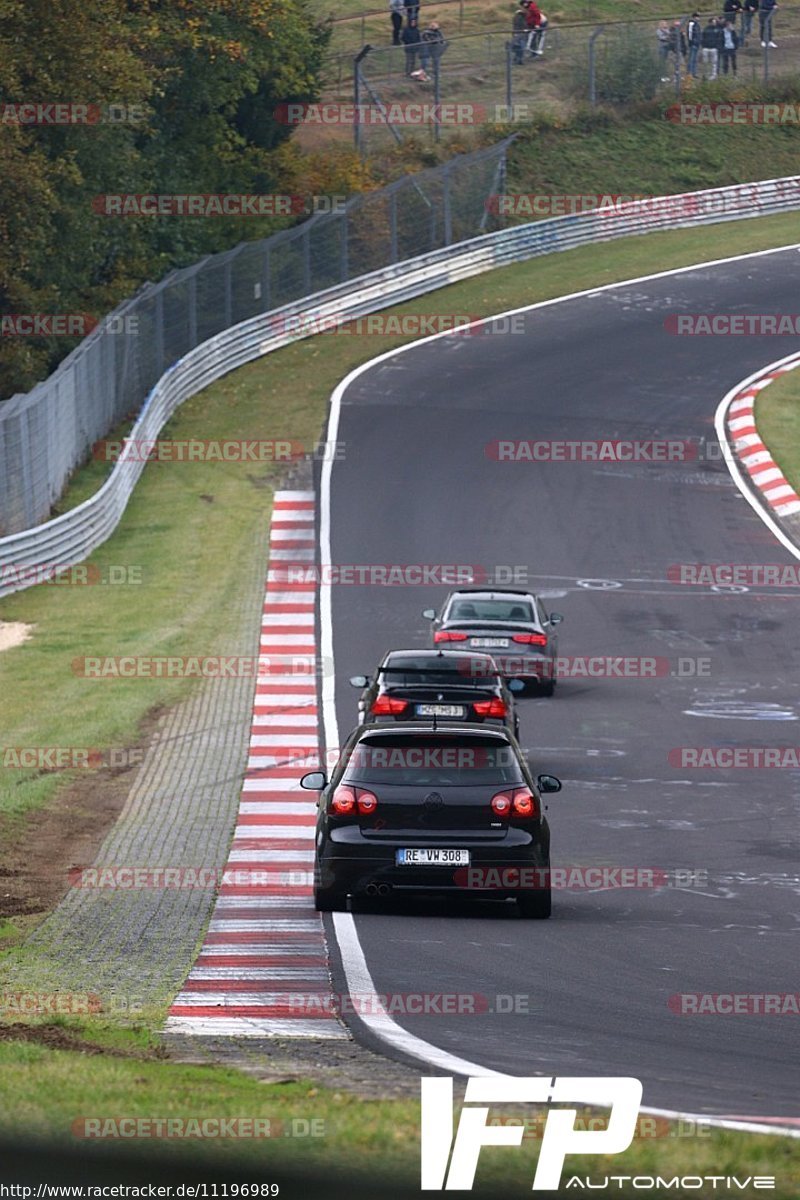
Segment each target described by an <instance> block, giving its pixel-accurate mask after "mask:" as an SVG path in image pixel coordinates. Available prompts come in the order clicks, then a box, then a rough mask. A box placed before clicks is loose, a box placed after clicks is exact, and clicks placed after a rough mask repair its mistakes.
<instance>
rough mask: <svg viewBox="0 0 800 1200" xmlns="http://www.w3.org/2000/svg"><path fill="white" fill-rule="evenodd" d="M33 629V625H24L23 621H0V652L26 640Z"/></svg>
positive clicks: (19, 644)
mask: <svg viewBox="0 0 800 1200" xmlns="http://www.w3.org/2000/svg"><path fill="white" fill-rule="evenodd" d="M33 629H34V627H33V625H26V624H25V622H24V621H0V654H2V653H3V651H4V650H12V649H13V648H14V646H21V645H22V643H23V642H27V641H28V639H29V638H30V636H31V634H32V633H33Z"/></svg>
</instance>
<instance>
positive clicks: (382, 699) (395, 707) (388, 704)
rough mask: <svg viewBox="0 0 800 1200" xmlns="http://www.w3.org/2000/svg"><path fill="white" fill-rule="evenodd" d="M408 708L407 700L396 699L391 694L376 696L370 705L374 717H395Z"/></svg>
mask: <svg viewBox="0 0 800 1200" xmlns="http://www.w3.org/2000/svg"><path fill="white" fill-rule="evenodd" d="M407 708H408V701H407V700H396V699H395V698H394V697H393V696H387V695H385V694H384V695H383V696H378V697H377V699H376V700H375V703H374V704H373V705H372V709H371V712H372V713H373V715H374V716H376V717H389V716H391V717H396V716H399V715H400V713H404V712H405V711H406V709H407Z"/></svg>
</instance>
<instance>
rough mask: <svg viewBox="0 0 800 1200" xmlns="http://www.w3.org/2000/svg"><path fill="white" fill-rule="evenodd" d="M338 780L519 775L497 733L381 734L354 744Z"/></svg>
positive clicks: (469, 781) (468, 781)
mask: <svg viewBox="0 0 800 1200" xmlns="http://www.w3.org/2000/svg"><path fill="white" fill-rule="evenodd" d="M343 781H344V782H346V783H399V784H403V783H408V784H416V785H420V786H425V785H428V784H437V785H439V786H442V787H446V786H448V784H449V785H460V786H462V787H472V786H477V785H480V784H495V783H497V784H507V783H520V784H521V783H524V777H523V775H522V771H521V769H520V765H519V761H518V759H517V757H516V755H515V753H514V751H513V750H512V749H511V747H510V746H509V744H508V743H507V742H503V741H501V740H500V739H498V738H488V737H486V738H482V737H474V736H473V737H463V738H461V737H455V736H451V737H437V736H436V735H435V734H426V735H425V736H423V737H420V736H415V737H408V736H405V737H404V736H401V735H398V734H380V735H373V736H371V737H369V738H364V739H362V741H360V742H359V743H358V745H356V746H354V747H353V749H352V750H351V751H350V758H349V761H348V764H347V767H346V768H345V772H344V775H343Z"/></svg>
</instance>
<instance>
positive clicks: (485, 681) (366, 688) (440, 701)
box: [350, 650, 524, 737]
mask: <svg viewBox="0 0 800 1200" xmlns="http://www.w3.org/2000/svg"><path fill="white" fill-rule="evenodd" d="M350 683H351V684H352V686H353V687H360V688H361V689H362V692H361V696H360V697H359V701H358V717H359V724H362V723H363V724H371V723H372V722H373V721H375V722H381V723H388V724H396V723H397V722H399V721H402V722H406V721H423V722H425V724H426V725H430V723H431V719H432V718H436V719H437V720H439V721H445V722H447V723H452V722H453V721H468V722H469V723H470V724H477V725H504V726H505V727H506V728H507V729H508V730H509V731H510V732H511V733H513V734H514V737H518V736H519V717H518V715H517V713H516V711H515V709H514V698H513V696H512V694H511V693H512V691H521V690H523V689H524V684H522V683H520V682H519V680H512V681H511V683H510V684H509V686H508V687H506V685H505V683H504V682H503V678H502V676H501V675H500V674H499V673H498V670H497V666H496V664H495V663H494V662H493V661H492V659H491V657H490V656H489V655H488V654H478V653H475V654H472V653H470V651H468V650H390V651H389V652H388V654H386V655H384V657H383V659H382V660H381V663H380V665H379V667H378V669H377V671H376V672H375V674H374V675H372V676H370V675H353V676H352V678H351V679H350Z"/></svg>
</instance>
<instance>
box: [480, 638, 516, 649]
mask: <svg viewBox="0 0 800 1200" xmlns="http://www.w3.org/2000/svg"><path fill="white" fill-rule="evenodd" d="M472 644H473V646H480V648H481V649H482V650H495V649H497V650H506V649H508V638H473V639H472Z"/></svg>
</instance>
